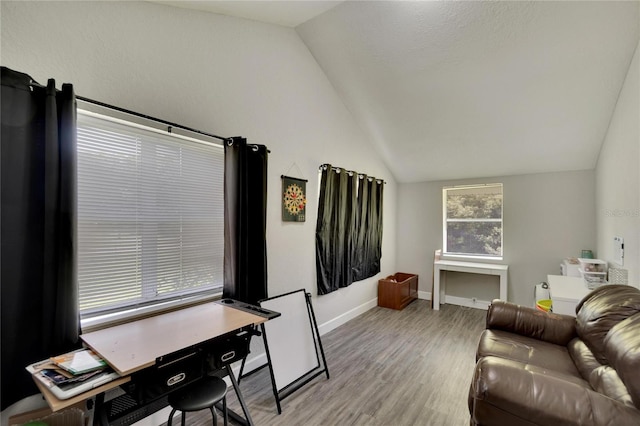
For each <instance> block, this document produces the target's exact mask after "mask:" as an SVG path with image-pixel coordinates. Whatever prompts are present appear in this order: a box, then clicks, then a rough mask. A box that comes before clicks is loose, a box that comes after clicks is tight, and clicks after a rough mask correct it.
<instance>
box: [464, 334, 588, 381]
mask: <svg viewBox="0 0 640 426" xmlns="http://www.w3.org/2000/svg"><path fill="white" fill-rule="evenodd" d="M485 356H496V357H500V358H503V359H509V360H513V361H518V362H521V363H523V364H528V365H533V366H537V367H541V368H543V369H549V370H552V371H554V372H557V373H562V374H564V375H566V376H568V377H574V378H575V379H576V380H577V381H578V382H582V381H583V379H582V377H581V375H580V373H579V372H578V370H577V369H576V366H575V364H574V363H573V360H572V359H571V357H570V356H569V351H568V350H567V347H566V346H560V345H556V344H553V343H549V342H544V341H542V340H538V339H533V338H531V337H525V336H521V335H519V334H514V333H509V332H508V331H503V330H485V331H483V332H482V335H481V336H480V342H479V344H478V349H477V352H476V360H479V359H480V358H482V357H485Z"/></svg>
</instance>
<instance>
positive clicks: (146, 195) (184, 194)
mask: <svg viewBox="0 0 640 426" xmlns="http://www.w3.org/2000/svg"><path fill="white" fill-rule="evenodd" d="M78 112H79V114H78V147H77V150H78V197H77V202H78V222H77V225H78V231H77V232H78V284H79V304H80V313H81V315H82V317H83V319H85V318H89V317H92V316H96V315H103V314H106V313H117V312H123V311H126V310H131V309H134V308H135V309H139V308H142V307H144V308H145V309H147V310H148V309H157V308H159V307H160V306H161V305H160V304H164V305H166V304H167V303H175V302H177V301H180V300H185V299H187V298H190V299H192V298H194V297H205V296H208V297H211V295H212V294H213V293H217V292H220V291H221V289H222V275H223V251H224V228H223V207H224V206H223V171H224V150H223V147H222V146H220V145H215V144H211V143H207V142H205V141H200V140H196V139H193V138H187V137H182V136H179V135H174V134H168V133H167V132H163V133H162V132H158V131H157V130H155V129H152V128H148V127H143V126H140V125H137V124H134V123H130V122H125V121H122V120H115V119H112V118H110V117H105V116H100V115H96V114H91V113H89V112H85V111H80V110H79V111H78Z"/></svg>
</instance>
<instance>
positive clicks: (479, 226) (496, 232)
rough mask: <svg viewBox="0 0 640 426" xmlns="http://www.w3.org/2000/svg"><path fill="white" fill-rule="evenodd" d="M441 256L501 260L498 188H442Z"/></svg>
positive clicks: (484, 186)
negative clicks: (442, 254)
mask: <svg viewBox="0 0 640 426" xmlns="http://www.w3.org/2000/svg"><path fill="white" fill-rule="evenodd" d="M442 198H443V217H444V224H443V252H444V254H451V255H462V256H485V257H502V237H503V234H502V184H500V183H499V184H489V185H473V186H456V187H450V188H443V190H442Z"/></svg>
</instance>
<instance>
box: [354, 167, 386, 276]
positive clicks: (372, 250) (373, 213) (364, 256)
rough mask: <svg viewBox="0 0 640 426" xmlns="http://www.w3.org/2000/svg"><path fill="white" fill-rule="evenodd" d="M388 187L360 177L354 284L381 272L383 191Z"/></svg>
mask: <svg viewBox="0 0 640 426" xmlns="http://www.w3.org/2000/svg"><path fill="white" fill-rule="evenodd" d="M383 189H384V183H383V182H381V181H378V180H377V179H375V178H370V177H368V176H367V175H360V180H359V184H358V204H357V205H358V212H357V220H356V232H355V233H356V235H357V237H356V243H355V244H354V248H353V280H354V281H360V280H364V279H366V278H369V277H372V276H374V275H376V274H377V273H378V272H380V259H381V257H382V191H383Z"/></svg>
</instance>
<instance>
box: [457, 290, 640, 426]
mask: <svg viewBox="0 0 640 426" xmlns="http://www.w3.org/2000/svg"><path fill="white" fill-rule="evenodd" d="M576 313H577V316H576V318H573V317H571V316H566V315H559V314H553V313H547V312H542V311H538V310H536V309H533V308H528V307H523V306H519V305H515V304H513V303H508V302H504V301H500V300H494V301H493V302H492V304H491V306H490V307H489V310H488V312H487V328H486V330H485V331H484V332H483V333H482V336H481V338H480V343H479V345H478V350H477V353H476V360H477V364H476V367H475V371H474V375H473V380H472V383H471V389H470V391H469V411H470V413H471V422H470V423H471V425H483V426H489V425H508V426H517V425H545V426H547V425H548V426H556V425H610V426H624V425H634V426H638V425H640V290H638V289H636V288H634V287H630V286H622V285H606V286H602V287H599V288H598V289H596V290H594V291H592V292H591V293H589V294H588V295H587V296H586V297H585V298H584V299H583V300H582V301H581V302H580V303H579V304H578V306H577V307H576Z"/></svg>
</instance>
